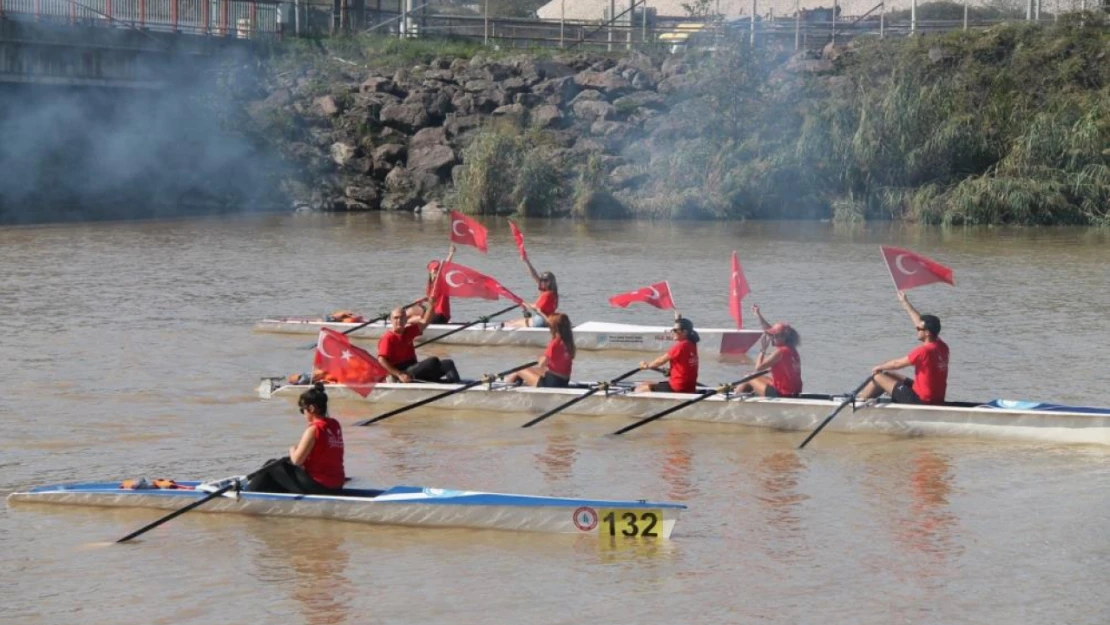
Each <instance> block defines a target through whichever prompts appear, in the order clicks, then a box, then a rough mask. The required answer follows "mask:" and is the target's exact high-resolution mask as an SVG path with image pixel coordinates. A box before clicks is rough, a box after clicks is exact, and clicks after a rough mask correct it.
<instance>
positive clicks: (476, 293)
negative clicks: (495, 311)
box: [432, 262, 524, 304]
mask: <svg viewBox="0 0 1110 625" xmlns="http://www.w3.org/2000/svg"><path fill="white" fill-rule="evenodd" d="M432 292H433V293H435V294H436V295H439V294H442V293H446V294H447V295H450V296H451V297H462V298H467V297H474V298H479V299H497V298H499V297H504V298H505V299H507V300H510V301H512V302H514V303H517V304H523V303H524V300H522V299H521V298H520V297H519V296H518V295H517V294H516V293H513V292H512V291H510V290H509V289H507V288H505V286H504V285H502V284H501V283H500V282H498V281H497V280H495V279H493V278H491V277H489V276H487V275H485V274H483V273H481V272H478V271H475V270H474V269H471V268H470V267H464V266H463V265H460V264H458V263H453V262H452V263H447V265H445V266H444V267H443V268H442V269H441V270H440V272H439V277H438V278H436V284H435V287H433V289H432Z"/></svg>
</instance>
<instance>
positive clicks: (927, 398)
mask: <svg viewBox="0 0 1110 625" xmlns="http://www.w3.org/2000/svg"><path fill="white" fill-rule="evenodd" d="M907 358H909V359H910V362H912V363H913V392H914V393H915V394H916V395H917V398H918V399H920V400H921V403H923V404H940V403H944V394H945V392H947V391H948V344H947V343H945V342H944V341H942V340H940V339H937V340H935V341H933V342H932V343H925V344H923V345H921V347H918V348H917V349H915V350H913V351H912V352H910V354H909V356H907Z"/></svg>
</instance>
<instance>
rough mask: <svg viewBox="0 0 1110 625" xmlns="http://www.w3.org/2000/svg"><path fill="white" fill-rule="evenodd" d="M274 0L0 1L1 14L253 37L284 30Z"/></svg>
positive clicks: (157, 29)
mask: <svg viewBox="0 0 1110 625" xmlns="http://www.w3.org/2000/svg"><path fill="white" fill-rule="evenodd" d="M280 5H281V2H277V1H273V0H0V19H13V20H27V21H35V22H49V23H54V24H69V25H72V26H92V27H103V28H133V29H139V30H144V31H152V32H172V33H182V34H189V35H201V36H213V37H232V38H236V39H255V38H265V37H273V36H276V35H279V34H280V33H281V28H280V25H279V23H278V15H279V8H278V7H279V6H280Z"/></svg>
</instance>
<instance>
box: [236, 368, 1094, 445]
mask: <svg viewBox="0 0 1110 625" xmlns="http://www.w3.org/2000/svg"><path fill="white" fill-rule="evenodd" d="M308 388H309V387H308V386H304V385H294V384H288V383H287V382H286V381H285V380H284V379H283V378H263V379H262V383H261V384H260V385H259V387H258V393H259V396H260V397H262V398H270V397H284V398H296V397H298V396H300V394H301V393H303V392H304V391H305V390H307V389H308ZM457 388H459V385H456V384H430V383H429V384H399V383H393V382H383V383H381V384H377V385H375V386H374V389H373V391H372V392H371V393H370V394H369V395H367V396H366V397H362V396H360V395H359V394H358V393H356V392H355V391H354V390H352V389H350V388H347V387H345V386H342V385H328V394H329V395H330V396H332V397H334V398H336V399H351V400H358V401H370V402H376V403H380V404H389V405H403V404H410V403H413V402H416V401H419V400H421V399H426V398H428V397H431V396H433V395H436V394H438V393H441V392H443V391H448V390H453V389H457ZM587 390H588V385H585V384H577V385H576V388H532V387H513V386H509V385H506V384H502V383H493V384H483V385H480V386H476V387H474V388H470V389H467V390H465V391H463V392H460V393H455V394H453V395H450V396H448V397H445V398H443V399H441V400H439V401H436V402H433V403H430V404H428V406H427V407H428V408H434V409H440V410H442V409H447V410H473V411H481V412H500V413H515V414H533V413H535V414H538V413H540V412H545V411H547V410H551V409H552V408H555V407H556V406H559V405H562V404H564V403H566V402H568V401H569V400H571V399H574V398H575V397H578V396H580V395H582V394H584V393H585V392H586V391H587ZM692 397H695V395H689V394H682V393H635V392H632V390H631V388H630V387H628V386H620V387H615V388H613V389H610V390H608V391H606V392H599V393H596V394H594V395H591V396H590V397H587V398H586V399H584V400H582V401H580V402H578V403H576V404H574V405H572V406H570V407H568V408H566V409H565V411H564V412H565V414H571V415H580V416H599V415H620V416H626V417H633V418H641V417H645V416H648V415H651V414H654V413H656V412H659V411H662V410H665V409H667V408H670V407H672V406H675V405H677V404H679V403H681V402H683V401H687V400H689V399H691V398H692ZM845 399H847V398H846V397H843V396H830V395H803V396H802V397H798V398H767V397H753V396H751V395H747V394H744V395H714V396H712V397H709V398H707V399H706V400H704V401H701V402H698V403H697V404H696V405H693V406H691V407H689V408H687V409H684V410H679V411H677V412H675V413H674V414H672V415H670V416H668V417H667V419H670V420H686V421H705V422H714V423H734V424H742V425H750V426H759V427H768V428H775V429H780V430H798V431H808V430H811V429H812V428H813V427H815V426H816V425H817V424H818V423H819V422H820V421H822V420H823V419H824V418H825V417H826V416H827V415H828V414H829V412H830V411H832V410H833V409H835V408H836V407H837V406H838V405H840V403H841V402H843V401H844V400H845ZM561 414H562V413H561ZM829 429H830V430H839V431H842V432H869V433H878V434H894V435H902V436H939V437H975V438H994V439H1007V440H1024V441H1045V442H1059V443H1091V444H1098V445H1110V408H1086V407H1078V406H1060V405H1054V404H1033V403H1028V402H1007V401H1004V400H995V401H992V402H988V403H982V404H976V403H969V402H950V403H948V404H946V405H938V406H923V405H911V404H895V403H891V402H890V401H889V400H886V399H881V400H868V401H861V402H859V403H856V404H855V405H854V406H853V408H852V409H851V410H847V409H846V410H845V411H844V412H843V413H841V414H840V416H838V417H837V419H836V420H835V421H833V422H832V424H831V425H830V426H829Z"/></svg>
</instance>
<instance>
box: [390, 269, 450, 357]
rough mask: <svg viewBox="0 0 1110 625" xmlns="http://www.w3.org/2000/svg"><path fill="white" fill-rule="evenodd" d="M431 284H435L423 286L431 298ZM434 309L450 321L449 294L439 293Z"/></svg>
mask: <svg viewBox="0 0 1110 625" xmlns="http://www.w3.org/2000/svg"><path fill="white" fill-rule="evenodd" d="M433 286H435V284H433V283H429V284H428V286H426V287H424V295H426V296H427V297H428V298H429V299H431V297H432V287H433ZM435 311H436V314H437V315H443V318H444V319H447V320H448V321H450V320H451V297H450V296H449V295H447V294H446V293H441V294H440V295H439V299H437V300H436V307H435ZM390 362H392V361H390Z"/></svg>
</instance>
